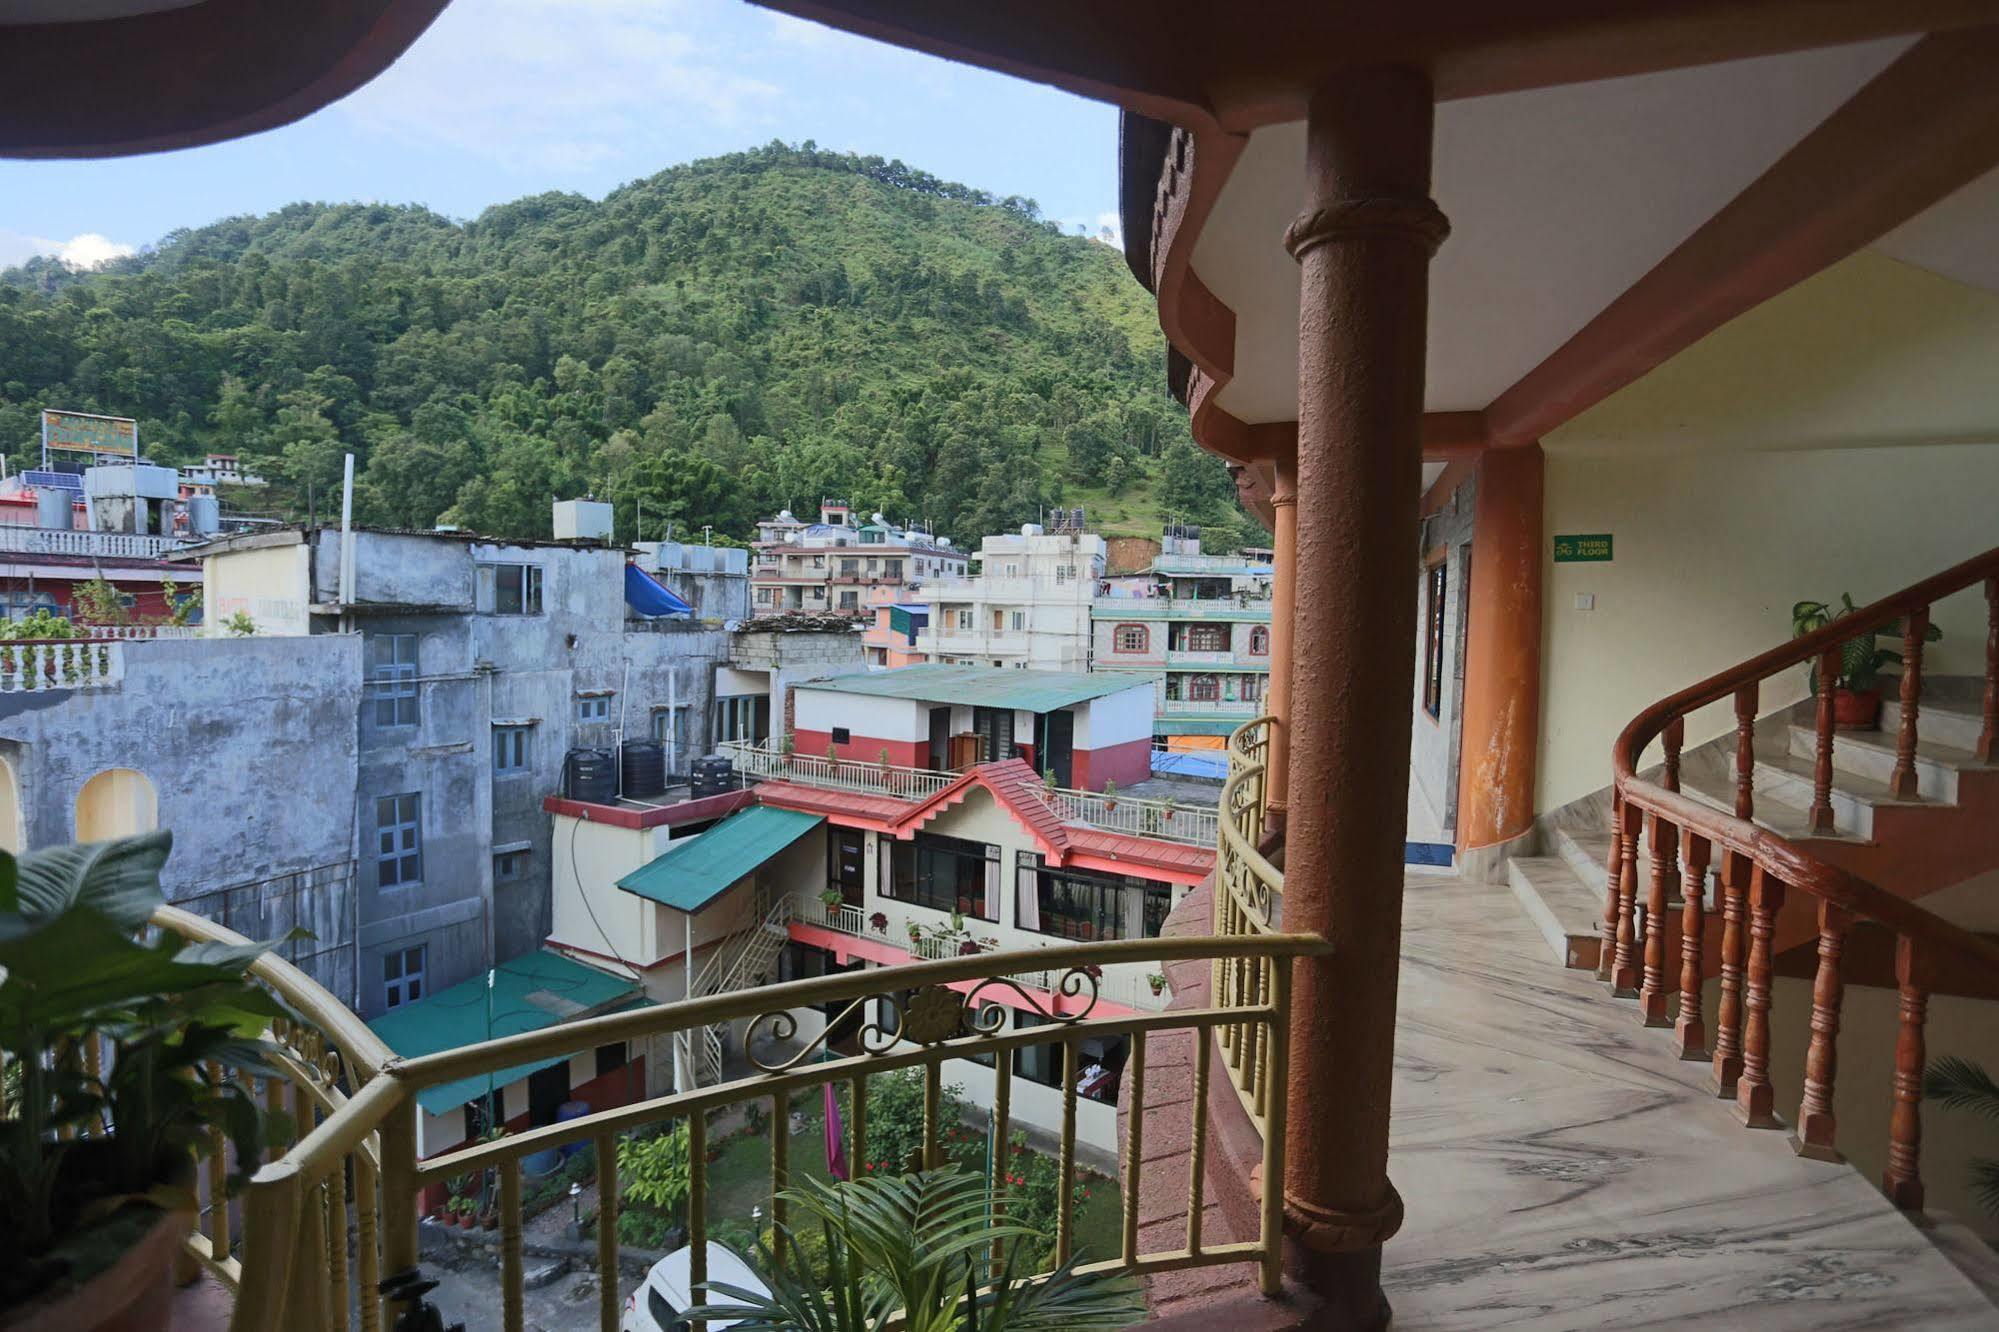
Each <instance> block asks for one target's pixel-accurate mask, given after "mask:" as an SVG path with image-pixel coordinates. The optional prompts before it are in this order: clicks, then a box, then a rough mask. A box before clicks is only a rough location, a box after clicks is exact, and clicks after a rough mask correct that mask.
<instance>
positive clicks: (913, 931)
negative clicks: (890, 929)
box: [903, 920, 923, 948]
mask: <svg viewBox="0 0 1999 1332" xmlns="http://www.w3.org/2000/svg"><path fill="white" fill-rule="evenodd" d="M903 924H904V925H905V926H906V927H908V930H909V946H910V947H911V948H914V947H916V945H917V942H918V941H919V940H921V939H922V938H923V927H922V926H920V925H918V924H917V923H916V922H915V921H913V920H906V921H904V922H903Z"/></svg>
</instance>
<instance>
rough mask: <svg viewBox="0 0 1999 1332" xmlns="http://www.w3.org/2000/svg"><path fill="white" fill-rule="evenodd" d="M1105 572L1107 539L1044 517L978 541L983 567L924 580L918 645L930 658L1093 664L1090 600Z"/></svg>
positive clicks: (1057, 667) (1079, 667) (1064, 666)
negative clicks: (1050, 525) (924, 610)
mask: <svg viewBox="0 0 1999 1332" xmlns="http://www.w3.org/2000/svg"><path fill="white" fill-rule="evenodd" d="M1103 574H1104V539H1103V538H1102V537H1100V536H1097V535H1095V534H1094V533H1090V532H1084V531H1081V530H1080V529H1078V528H1073V527H1072V528H1067V529H1062V528H1058V529H1056V530H1053V531H1050V530H1048V529H1046V528H1044V527H1043V526H1042V525H1041V524H1039V523H1027V524H1025V525H1023V526H1022V527H1021V529H1020V532H1019V533H1018V534H1012V533H1009V534H1006V535H1003V536H989V537H987V538H985V540H984V541H982V542H980V543H979V571H978V572H977V573H976V574H975V575H972V576H970V577H965V578H944V579H940V580H937V581H933V582H931V583H928V584H926V585H925V586H924V587H923V588H922V589H921V590H920V591H919V592H918V594H917V597H916V600H917V602H918V603H920V604H921V605H923V606H925V607H928V608H929V611H930V615H929V623H928V624H927V625H926V626H924V627H923V628H921V629H918V630H917V631H916V635H915V647H916V650H917V651H918V652H920V653H922V654H923V656H924V657H925V658H926V659H928V660H930V661H933V662H942V663H948V664H951V665H957V666H1006V667H1017V668H1020V669H1024V670H1041V671H1087V670H1088V669H1089V668H1090V600H1091V598H1092V596H1094V594H1095V591H1096V588H1097V584H1098V581H1099V580H1100V579H1101V578H1102V577H1103Z"/></svg>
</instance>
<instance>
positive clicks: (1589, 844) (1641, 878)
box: [1555, 828, 1680, 917]
mask: <svg viewBox="0 0 1999 1332" xmlns="http://www.w3.org/2000/svg"><path fill="white" fill-rule="evenodd" d="M1555 853H1556V854H1557V855H1558V856H1560V857H1561V859H1562V862H1563V863H1564V864H1566V865H1567V866H1568V867H1569V870H1570V872H1571V873H1573V874H1574V875H1575V876H1576V878H1577V880H1578V881H1580V882H1581V884H1582V885H1583V887H1584V889H1585V890H1587V891H1588V892H1589V894H1590V896H1591V897H1593V898H1595V900H1596V910H1597V913H1598V916H1599V917H1601V915H1602V912H1603V899H1604V895H1605V894H1606V893H1608V892H1609V891H1610V834H1609V833H1607V832H1605V833H1591V832H1578V831H1576V830H1574V829H1570V828H1558V829H1556V830H1555ZM1651 882H1652V854H1651V851H1650V850H1649V849H1648V847H1647V846H1646V845H1645V844H1644V843H1643V842H1642V841H1641V843H1640V844H1639V847H1638V896H1639V898H1640V899H1641V900H1642V899H1643V898H1644V897H1645V894H1646V893H1647V892H1648V891H1650V888H1649V885H1650V884H1651ZM1669 900H1670V902H1671V904H1672V905H1673V906H1674V907H1676V908H1677V907H1678V906H1679V903H1680V881H1679V878H1678V876H1675V877H1674V879H1673V889H1672V894H1671V897H1670V899H1669Z"/></svg>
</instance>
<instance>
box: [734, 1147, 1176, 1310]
mask: <svg viewBox="0 0 1999 1332" xmlns="http://www.w3.org/2000/svg"><path fill="white" fill-rule="evenodd" d="M783 1196H784V1198H785V1199H786V1200H787V1201H788V1202H789V1203H790V1205H791V1207H792V1209H793V1211H794V1213H795V1214H796V1215H797V1216H798V1217H800V1218H801V1219H802V1220H803V1221H806V1222H809V1223H816V1224H817V1225H818V1227H819V1232H820V1234H821V1235H822V1236H823V1237H824V1239H825V1248H824V1256H823V1259H822V1260H821V1261H823V1264H824V1267H823V1270H818V1271H815V1270H813V1268H812V1266H811V1264H810V1263H808V1262H806V1261H803V1260H802V1259H801V1258H800V1254H801V1253H802V1252H803V1251H802V1249H801V1246H800V1245H799V1243H798V1237H797V1235H796V1234H795V1233H794V1232H793V1231H792V1230H791V1228H790V1227H789V1226H780V1227H778V1228H777V1245H776V1249H777V1252H776V1253H775V1254H773V1253H772V1251H771V1250H770V1249H769V1248H766V1247H765V1246H764V1245H763V1244H762V1243H759V1244H758V1246H757V1250H758V1254H759V1256H760V1257H761V1259H762V1264H763V1268H764V1271H765V1273H766V1275H767V1276H768V1279H769V1282H770V1286H771V1290H772V1293H771V1294H769V1295H763V1294H759V1293H756V1292H752V1291H747V1290H743V1289H740V1288H738V1287H735V1286H729V1285H726V1284H723V1283H720V1282H715V1283H711V1284H710V1285H708V1286H707V1287H706V1289H707V1290H709V1291H710V1292H712V1293H713V1294H714V1295H720V1296H723V1297H725V1298H727V1299H729V1300H733V1301H735V1303H733V1304H728V1305H720V1304H718V1305H716V1306H715V1307H714V1308H713V1310H712V1312H713V1314H714V1315H715V1316H716V1317H717V1318H734V1319H739V1320H741V1321H739V1322H737V1323H735V1324H734V1325H733V1326H734V1327H735V1328H736V1329H737V1332H879V1329H883V1328H887V1327H889V1326H890V1325H891V1324H895V1325H898V1326H901V1327H903V1328H905V1329H907V1332H1067V1330H1068V1329H1080V1328H1119V1327H1127V1326H1129V1325H1130V1324H1131V1323H1133V1322H1134V1321H1136V1320H1137V1319H1139V1318H1141V1317H1143V1316H1144V1314H1145V1301H1144V1299H1143V1297H1142V1295H1141V1294H1140V1291H1139V1287H1138V1283H1137V1282H1136V1281H1134V1280H1133V1279H1132V1278H1131V1277H1129V1276H1127V1275H1124V1274H1122V1273H1111V1272H1101V1271H1099V1272H1084V1271H1079V1270H1077V1265H1076V1260H1075V1259H1074V1258H1071V1259H1070V1260H1068V1261H1067V1262H1064V1263H1062V1264H1061V1265H1059V1266H1058V1267H1056V1269H1055V1270H1054V1271H1053V1272H1051V1273H1049V1274H1048V1275H1047V1276H1045V1277H1040V1278H1031V1277H1023V1276H1022V1274H1021V1272H1020V1265H1021V1262H1022V1261H1023V1259H1024V1258H1026V1256H1027V1255H1026V1252H1025V1251H1026V1250H1028V1249H1038V1247H1039V1245H1040V1244H1041V1243H1043V1242H1044V1241H1045V1238H1046V1237H1045V1236H1043V1235H1041V1234H1040V1233H1039V1232H1038V1231H1034V1230H1031V1229H1029V1228H1027V1227H1025V1226H1019V1225H1009V1224H1005V1223H1000V1224H988V1220H987V1217H988V1209H989V1208H990V1207H992V1206H994V1205H995V1204H997V1205H999V1206H1000V1207H1004V1206H1005V1203H1006V1196H1005V1191H1004V1190H1003V1189H1002V1190H998V1191H996V1192H995V1193H994V1194H993V1195H990V1196H989V1194H988V1191H987V1186H986V1181H985V1179H984V1178H983V1177H982V1176H980V1175H976V1174H973V1173H971V1172H969V1171H966V1170H962V1169H960V1168H958V1167H956V1166H950V1167H946V1168H943V1169H939V1170H927V1171H919V1172H916V1173H914V1174H908V1175H902V1176H900V1177H895V1176H885V1175H874V1176H864V1177H862V1178H859V1179H853V1180H843V1181H837V1182H834V1183H831V1184H828V1183H823V1182H821V1181H819V1180H807V1181H806V1184H805V1186H804V1187H803V1188H796V1189H788V1190H786V1191H785V1193H784V1195H783ZM1022 1240H1028V1241H1032V1242H1033V1243H1032V1244H1031V1245H1022V1244H1021V1243H1020V1242H1019V1241H1022ZM996 1248H997V1250H998V1251H999V1253H996V1252H995V1250H996ZM1001 1254H1003V1256H1001Z"/></svg>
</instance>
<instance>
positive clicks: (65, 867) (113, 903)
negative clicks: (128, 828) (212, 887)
mask: <svg viewBox="0 0 1999 1332" xmlns="http://www.w3.org/2000/svg"><path fill="white" fill-rule="evenodd" d="M173 844H174V839H173V834H172V833H170V832H165V831H161V832H150V833H144V834H141V835H140V836H138V837H124V838H120V839H119V840H117V841H115V842H85V843H82V844H80V845H77V846H59V847H54V848H51V849H49V850H47V851H31V852H29V853H28V854H27V855H25V856H22V857H21V859H20V862H19V866H18V881H17V884H16V889H15V906H14V912H15V913H17V914H18V915H19V916H20V917H21V918H22V921H23V922H24V923H25V924H26V925H27V926H28V927H30V928H32V927H33V926H34V925H35V924H36V923H38V922H41V921H46V920H49V919H51V918H53V917H55V916H59V915H61V914H62V913H64V912H66V911H68V910H69V909H70V908H71V907H87V908H89V909H91V910H93V911H95V912H97V913H98V914H100V915H102V916H104V917H106V918H107V919H109V920H110V921H111V922H112V923H114V924H116V925H119V926H121V927H122V928H124V929H126V930H136V929H138V928H139V927H140V926H141V925H144V924H145V923H146V922H147V920H149V919H151V917H152V914H153V911H154V909H155V908H157V907H159V906H161V905H163V904H164V903H165V901H166V897H165V895H164V894H163V893H161V891H160V870H161V868H162V867H163V866H164V865H165V864H166V863H167V853H168V852H170V851H172V850H173Z"/></svg>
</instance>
